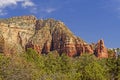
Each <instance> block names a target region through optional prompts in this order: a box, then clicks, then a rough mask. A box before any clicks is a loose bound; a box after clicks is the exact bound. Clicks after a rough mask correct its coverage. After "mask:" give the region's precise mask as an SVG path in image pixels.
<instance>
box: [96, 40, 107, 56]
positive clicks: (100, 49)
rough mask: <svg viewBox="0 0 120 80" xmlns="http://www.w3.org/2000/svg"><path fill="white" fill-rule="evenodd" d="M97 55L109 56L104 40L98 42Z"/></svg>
mask: <svg viewBox="0 0 120 80" xmlns="http://www.w3.org/2000/svg"><path fill="white" fill-rule="evenodd" d="M95 55H96V56H97V57H99V58H108V51H107V48H106V47H105V45H104V41H103V40H99V41H98V43H97V44H96V48H95Z"/></svg>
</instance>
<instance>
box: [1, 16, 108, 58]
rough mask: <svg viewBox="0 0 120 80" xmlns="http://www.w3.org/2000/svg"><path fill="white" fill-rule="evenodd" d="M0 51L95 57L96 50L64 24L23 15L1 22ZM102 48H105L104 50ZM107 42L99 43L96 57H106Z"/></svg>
mask: <svg viewBox="0 0 120 80" xmlns="http://www.w3.org/2000/svg"><path fill="white" fill-rule="evenodd" d="M0 34H1V35H2V36H1V35H0V52H4V53H7V54H12V53H20V52H22V51H25V50H27V48H32V49H34V50H36V51H37V52H38V53H39V54H41V53H42V54H47V53H49V52H50V51H54V50H56V51H57V52H58V53H59V55H61V54H62V53H66V54H67V55H68V56H70V57H73V56H78V55H82V54H83V53H88V54H93V53H94V49H95V48H94V47H93V46H92V45H89V44H87V43H86V42H85V41H84V40H82V39H81V38H78V37H76V36H75V35H73V33H72V32H71V31H70V30H69V29H68V28H67V27H66V26H65V25H64V24H63V22H61V21H56V20H54V19H47V20H42V19H41V20H37V19H36V17H34V16H20V17H13V18H9V19H2V20H0ZM101 47H102V48H101ZM104 53H105V54H106V55H107V52H106V48H105V47H104V43H103V42H101V41H99V43H98V44H97V48H96V49H95V54H96V56H98V57H107V56H106V55H105V54H104Z"/></svg>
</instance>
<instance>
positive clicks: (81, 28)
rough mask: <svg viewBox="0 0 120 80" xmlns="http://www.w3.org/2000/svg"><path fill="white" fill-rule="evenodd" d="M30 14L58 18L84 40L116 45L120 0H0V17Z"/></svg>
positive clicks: (118, 41)
mask: <svg viewBox="0 0 120 80" xmlns="http://www.w3.org/2000/svg"><path fill="white" fill-rule="evenodd" d="M31 14H32V15H35V16H36V17H37V18H43V19H46V18H54V19H56V20H61V21H62V22H64V23H65V25H67V26H68V28H69V29H70V30H71V31H72V32H73V33H74V34H75V35H77V36H79V37H81V38H82V39H84V40H85V41H87V42H88V43H91V42H97V41H98V40H99V39H104V41H105V44H106V46H107V47H109V48H113V47H114V48H117V47H120V38H119V35H120V0H0V18H8V17H12V16H21V15H31Z"/></svg>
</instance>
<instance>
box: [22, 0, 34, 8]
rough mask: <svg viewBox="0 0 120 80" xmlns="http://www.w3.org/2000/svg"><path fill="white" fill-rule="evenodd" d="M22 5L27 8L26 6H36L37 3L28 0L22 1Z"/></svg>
mask: <svg viewBox="0 0 120 80" xmlns="http://www.w3.org/2000/svg"><path fill="white" fill-rule="evenodd" d="M22 6H23V7H25V8H26V7H32V6H35V4H34V3H33V2H31V1H30V0H26V1H24V2H23V3H22Z"/></svg>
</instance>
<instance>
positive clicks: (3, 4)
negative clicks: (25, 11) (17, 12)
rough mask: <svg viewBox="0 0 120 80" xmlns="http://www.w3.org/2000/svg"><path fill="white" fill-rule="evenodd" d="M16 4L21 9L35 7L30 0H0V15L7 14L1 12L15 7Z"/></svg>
mask: <svg viewBox="0 0 120 80" xmlns="http://www.w3.org/2000/svg"><path fill="white" fill-rule="evenodd" d="M18 4H20V5H21V6H22V7H23V8H27V7H35V4H34V3H33V2H32V1H31V0H0V15H5V14H7V13H6V12H3V10H5V9H6V8H7V7H11V6H17V5H18Z"/></svg>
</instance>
